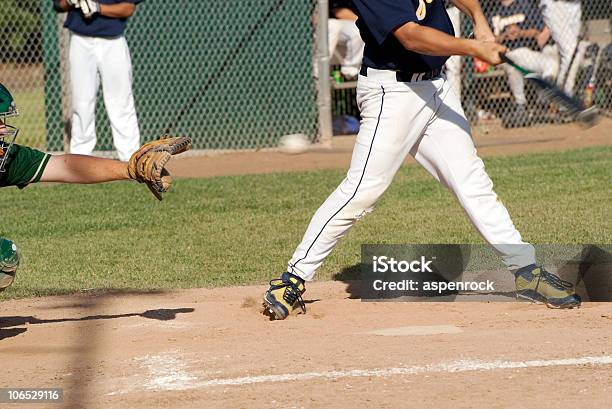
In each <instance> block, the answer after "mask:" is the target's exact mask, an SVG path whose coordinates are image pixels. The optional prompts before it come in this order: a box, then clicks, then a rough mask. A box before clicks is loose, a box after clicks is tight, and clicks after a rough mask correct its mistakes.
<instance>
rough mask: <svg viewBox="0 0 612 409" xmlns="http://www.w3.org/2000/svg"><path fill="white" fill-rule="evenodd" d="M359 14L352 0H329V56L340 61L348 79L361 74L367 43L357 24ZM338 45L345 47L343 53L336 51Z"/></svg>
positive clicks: (342, 70)
mask: <svg viewBox="0 0 612 409" xmlns="http://www.w3.org/2000/svg"><path fill="white" fill-rule="evenodd" d="M356 21H357V14H356V13H355V10H354V6H353V2H352V1H351V0H330V2H329V23H328V31H329V56H330V58H333V57H334V55H335V56H336V58H337V59H338V60H339V61H340V65H341V69H340V72H341V73H342V75H343V76H344V77H345V78H346V79H354V78H357V75H359V68H360V67H361V60H362V58H363V48H364V46H365V44H364V43H363V40H362V39H361V36H360V35H359V29H358V28H357V26H356V25H355V22H356ZM338 45H341V46H342V47H343V48H344V52H343V53H342V55H340V53H338V52H336V51H337V50H336V48H337V46H338Z"/></svg>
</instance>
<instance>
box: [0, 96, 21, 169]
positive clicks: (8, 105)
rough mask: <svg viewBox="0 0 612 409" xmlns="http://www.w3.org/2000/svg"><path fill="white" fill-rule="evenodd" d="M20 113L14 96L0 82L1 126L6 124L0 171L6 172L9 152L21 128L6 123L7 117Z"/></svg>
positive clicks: (0, 147)
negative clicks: (5, 167)
mask: <svg viewBox="0 0 612 409" xmlns="http://www.w3.org/2000/svg"><path fill="white" fill-rule="evenodd" d="M18 115H19V111H17V107H16V106H15V101H14V100H13V96H12V95H11V93H10V92H9V90H8V89H6V87H5V86H4V85H2V84H0V127H2V124H4V129H3V130H0V172H4V165H5V163H6V160H7V158H8V155H7V153H8V152H9V151H10V149H11V146H13V143H15V138H17V134H18V133H19V129H17V128H15V127H14V126H10V125H8V124H7V123H6V119H7V118H10V117H16V116H18Z"/></svg>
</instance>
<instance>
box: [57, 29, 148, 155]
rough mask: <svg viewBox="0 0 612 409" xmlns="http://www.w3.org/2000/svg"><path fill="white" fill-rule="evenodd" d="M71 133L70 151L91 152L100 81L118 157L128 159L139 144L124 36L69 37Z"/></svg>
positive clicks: (94, 133) (76, 35)
mask: <svg viewBox="0 0 612 409" xmlns="http://www.w3.org/2000/svg"><path fill="white" fill-rule="evenodd" d="M69 59H70V84H71V91H72V132H71V140H70V152H71V153H76V154H82V155H91V153H92V152H93V150H94V148H95V146H96V119H95V118H96V116H95V113H96V112H95V111H96V97H97V94H98V88H99V87H100V81H101V82H102V88H103V92H104V106H105V107H106V112H107V113H108V118H109V120H110V124H111V129H112V133H113V142H114V144H115V147H116V149H117V154H118V156H119V159H120V160H122V161H128V160H129V159H130V156H131V155H132V153H134V152H135V151H136V150H138V148H139V147H140V131H139V129H138V119H137V116H136V109H135V106H134V96H133V94H132V62H131V58H130V51H129V49H128V45H127V41H126V40H125V37H123V36H122V37H116V38H101V37H86V36H81V35H78V34H74V33H72V35H71V36H70V54H69Z"/></svg>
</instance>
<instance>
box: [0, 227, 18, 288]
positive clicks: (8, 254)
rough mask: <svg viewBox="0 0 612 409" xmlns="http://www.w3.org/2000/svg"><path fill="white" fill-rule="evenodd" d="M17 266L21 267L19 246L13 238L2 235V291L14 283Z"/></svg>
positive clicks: (0, 239) (0, 241)
mask: <svg viewBox="0 0 612 409" xmlns="http://www.w3.org/2000/svg"><path fill="white" fill-rule="evenodd" d="M17 267H19V251H17V246H15V243H13V242H12V241H11V240H9V239H5V238H4V237H0V292H2V291H4V290H6V289H7V288H8V287H9V286H10V285H11V284H13V281H15V274H16V273H17Z"/></svg>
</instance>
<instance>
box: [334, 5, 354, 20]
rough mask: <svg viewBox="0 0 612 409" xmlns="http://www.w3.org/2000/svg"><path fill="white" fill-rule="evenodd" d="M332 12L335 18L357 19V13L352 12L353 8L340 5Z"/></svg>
mask: <svg viewBox="0 0 612 409" xmlns="http://www.w3.org/2000/svg"><path fill="white" fill-rule="evenodd" d="M333 13H334V17H336V18H337V19H340V20H351V21H357V14H355V13H353V10H351V9H349V8H346V7H340V8H337V9H334V10H333Z"/></svg>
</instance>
